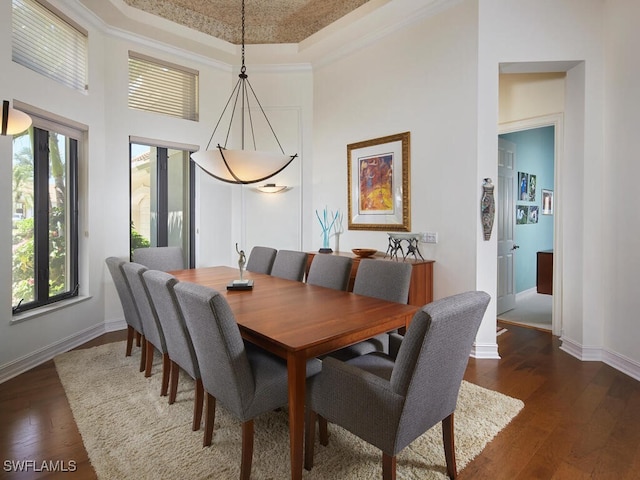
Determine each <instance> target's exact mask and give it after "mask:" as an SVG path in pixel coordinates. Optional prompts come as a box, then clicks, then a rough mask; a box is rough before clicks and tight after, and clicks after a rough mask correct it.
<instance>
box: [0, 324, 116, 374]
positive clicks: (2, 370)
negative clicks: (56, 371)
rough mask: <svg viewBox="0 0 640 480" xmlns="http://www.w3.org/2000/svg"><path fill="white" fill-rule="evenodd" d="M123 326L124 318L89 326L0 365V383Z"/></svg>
mask: <svg viewBox="0 0 640 480" xmlns="http://www.w3.org/2000/svg"><path fill="white" fill-rule="evenodd" d="M123 325H124V326H123ZM123 328H126V323H125V322H124V320H122V321H120V320H118V321H114V322H107V323H101V324H98V325H94V326H93V327H89V328H87V329H85V330H83V331H81V332H78V333H76V334H75V335H72V336H70V337H67V338H65V339H62V340H60V341H58V342H55V343H52V344H51V345H47V346H46V347H44V348H41V349H40V350H36V351H35V352H31V353H29V354H27V355H25V356H23V357H21V358H18V359H17V360H13V361H11V362H9V363H7V364H5V365H2V366H0V384H1V383H3V382H6V381H7V380H10V379H12V378H13V377H17V376H18V375H20V374H21V373H24V372H26V371H28V370H31V369H32V368H34V367H37V366H38V365H42V364H43V363H44V362H48V361H49V360H51V359H52V358H54V357H55V356H56V355H59V354H61V353H64V352H68V351H69V350H72V349H74V348H76V347H79V346H80V345H82V344H84V343H86V342H88V341H89V340H93V339H94V338H96V337H99V336H100V335H102V334H104V333H106V332H113V331H116V330H122V329H123Z"/></svg>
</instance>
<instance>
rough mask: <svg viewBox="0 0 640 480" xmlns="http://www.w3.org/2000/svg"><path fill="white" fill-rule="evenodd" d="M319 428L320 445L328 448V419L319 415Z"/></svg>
mask: <svg viewBox="0 0 640 480" xmlns="http://www.w3.org/2000/svg"><path fill="white" fill-rule="evenodd" d="M318 428H319V430H320V445H322V446H323V447H326V446H327V445H329V429H328V427H327V419H326V418H324V417H323V416H322V415H318Z"/></svg>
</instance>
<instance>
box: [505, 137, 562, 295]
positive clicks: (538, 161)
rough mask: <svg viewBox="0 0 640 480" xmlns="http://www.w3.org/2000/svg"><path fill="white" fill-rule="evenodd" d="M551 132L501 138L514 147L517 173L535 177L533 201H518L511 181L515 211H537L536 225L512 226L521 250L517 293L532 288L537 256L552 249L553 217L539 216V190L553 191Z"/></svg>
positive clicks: (540, 211)
mask: <svg viewBox="0 0 640 480" xmlns="http://www.w3.org/2000/svg"><path fill="white" fill-rule="evenodd" d="M554 128H555V127H553V126H550V127H542V128H534V129H531V130H523V131H521V132H513V133H506V134H504V135H500V137H501V138H504V139H505V140H508V141H510V142H513V143H515V144H516V171H517V172H518V173H519V172H524V173H528V174H531V175H535V176H536V182H535V183H536V187H535V200H533V201H530V200H521V199H520V198H519V192H520V188H519V187H520V185H519V184H518V178H517V177H516V179H515V180H514V181H515V182H516V188H515V189H514V191H515V194H516V199H515V203H516V207H517V206H518V205H525V206H537V207H538V223H527V224H518V223H516V226H515V234H514V236H515V238H514V240H515V243H516V245H519V246H520V248H519V249H518V250H517V251H516V255H515V276H516V293H520V292H523V291H525V290H529V289H531V288H535V286H536V253H537V252H538V251H540V250H551V249H552V248H553V215H542V190H543V189H545V190H554V187H553V185H554V157H555V148H554V140H555V138H554V137H555V132H554Z"/></svg>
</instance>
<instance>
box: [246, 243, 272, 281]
mask: <svg viewBox="0 0 640 480" xmlns="http://www.w3.org/2000/svg"><path fill="white" fill-rule="evenodd" d="M277 252H278V251H277V250H276V249H275V248H270V247H253V248H252V249H251V253H250V254H249V258H248V260H247V271H248V272H255V273H266V274H267V275H269V274H270V273H271V267H273V262H274V260H275V259H276V253H277Z"/></svg>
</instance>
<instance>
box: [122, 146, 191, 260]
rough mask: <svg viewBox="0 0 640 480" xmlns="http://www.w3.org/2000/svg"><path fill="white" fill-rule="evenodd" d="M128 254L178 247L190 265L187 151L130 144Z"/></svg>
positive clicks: (189, 197)
mask: <svg viewBox="0 0 640 480" xmlns="http://www.w3.org/2000/svg"><path fill="white" fill-rule="evenodd" d="M130 149H131V251H132V252H133V250H134V249H136V248H139V247H166V246H174V247H181V248H182V251H183V252H184V254H185V266H194V265H195V260H194V254H195V249H194V241H195V240H194V239H195V236H194V235H193V225H194V222H193V211H194V209H193V205H194V198H195V197H194V178H195V171H194V166H193V162H191V161H190V159H189V155H190V153H191V152H190V151H189V150H182V149H178V148H167V147H158V146H150V145H144V144H141V143H133V142H132V143H131V144H130Z"/></svg>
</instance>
